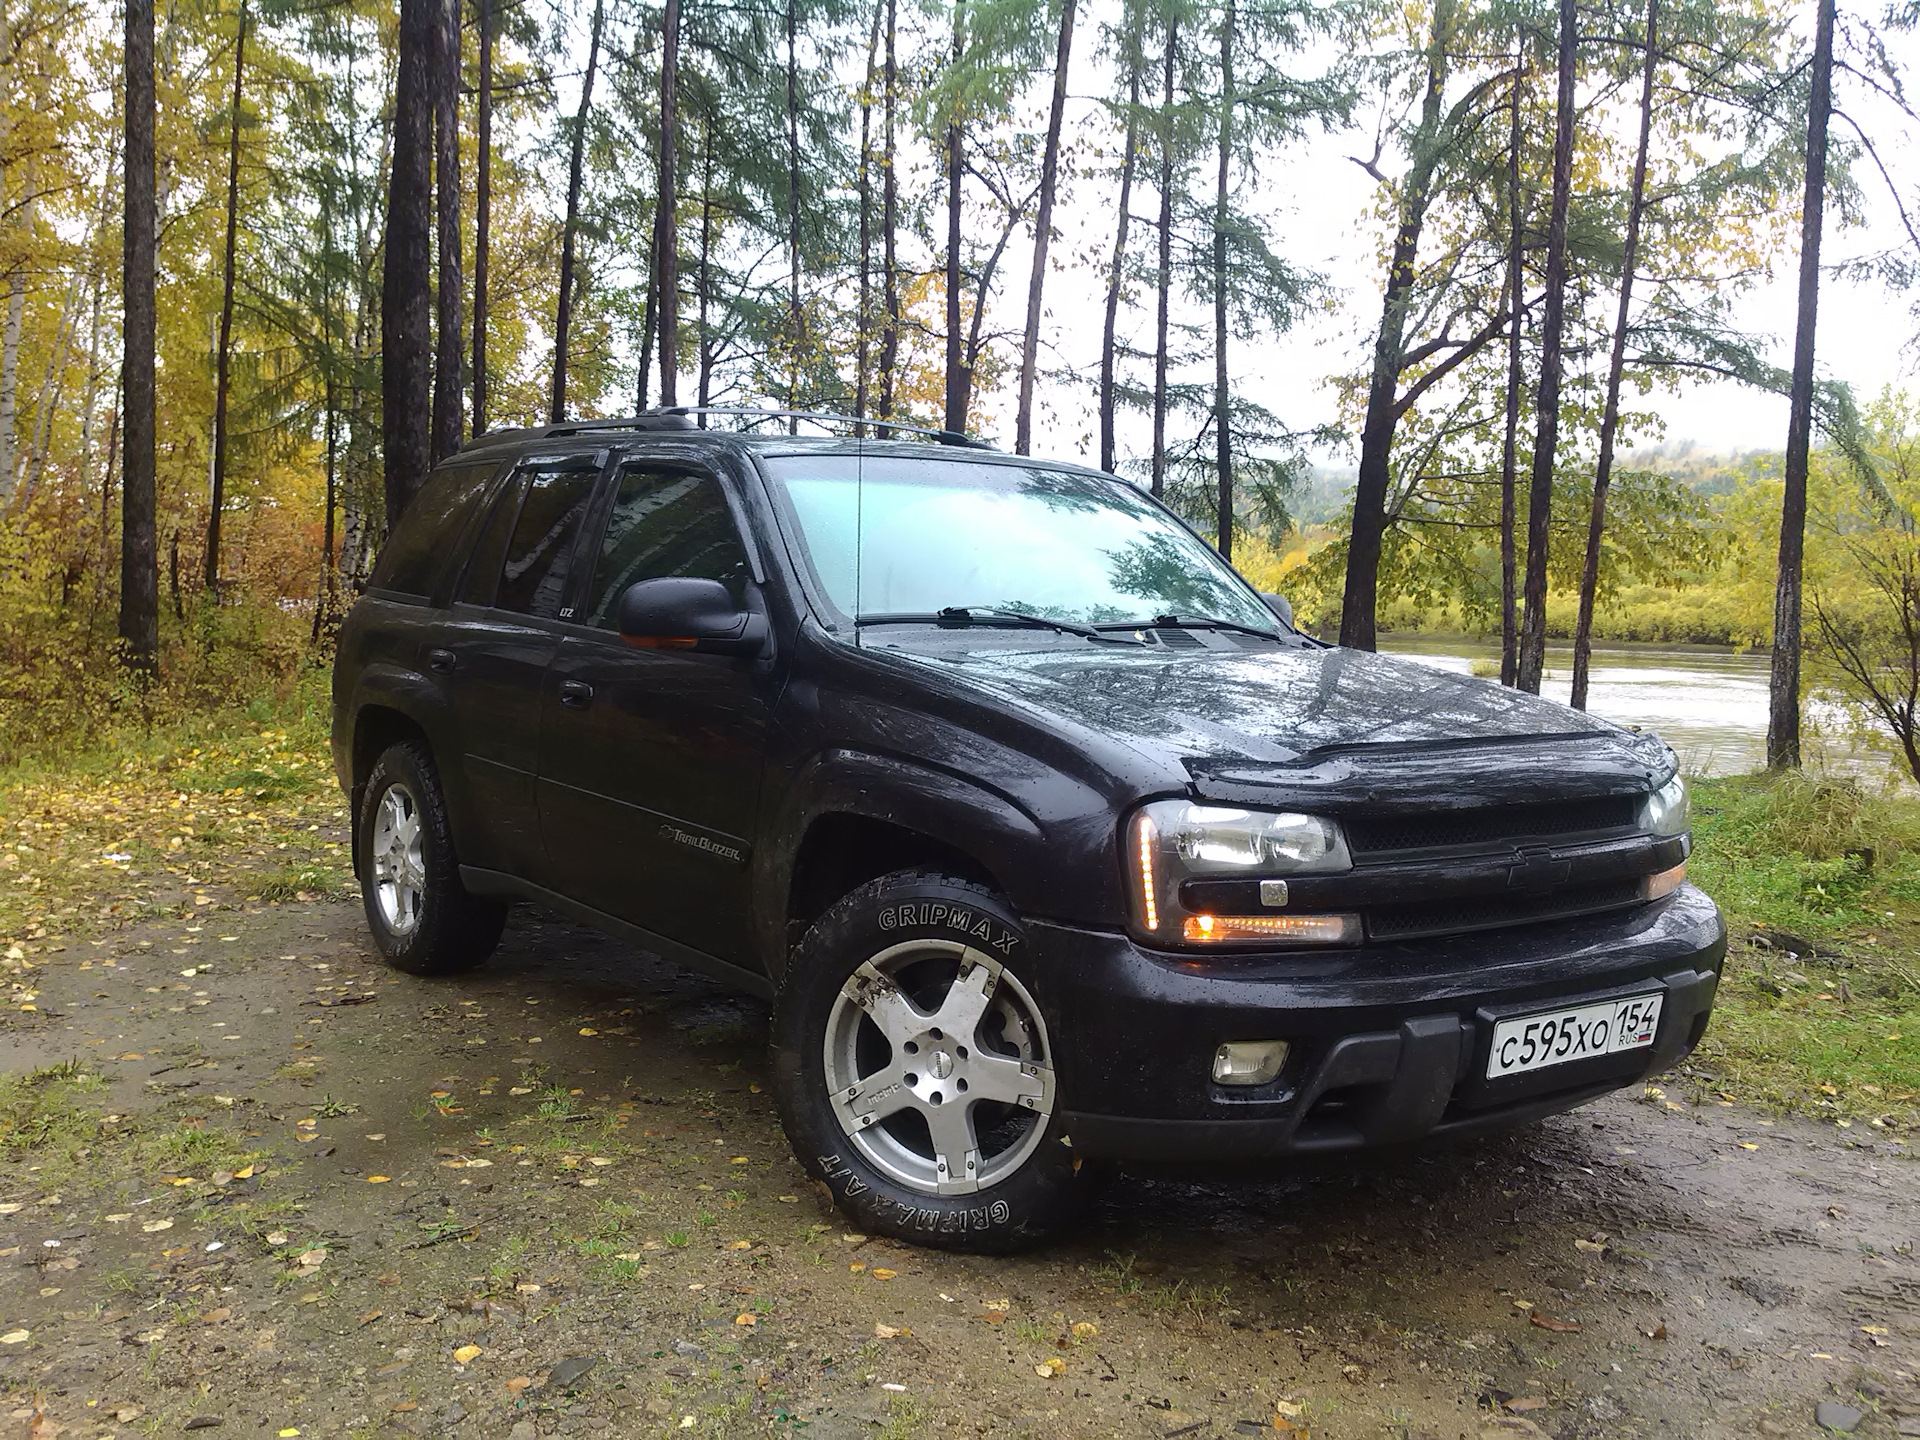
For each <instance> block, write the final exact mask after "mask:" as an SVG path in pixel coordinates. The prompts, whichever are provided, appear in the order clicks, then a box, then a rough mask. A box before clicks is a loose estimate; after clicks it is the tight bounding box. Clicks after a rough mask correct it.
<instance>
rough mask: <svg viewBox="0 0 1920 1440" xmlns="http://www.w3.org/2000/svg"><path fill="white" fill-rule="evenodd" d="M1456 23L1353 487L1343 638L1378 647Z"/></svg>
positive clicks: (1407, 218) (1418, 150) (1417, 140)
mask: <svg viewBox="0 0 1920 1440" xmlns="http://www.w3.org/2000/svg"><path fill="white" fill-rule="evenodd" d="M1452 28H1453V6H1452V4H1451V3H1450V0H1438V3H1436V4H1435V5H1434V7H1433V22H1432V30H1431V33H1430V37H1429V39H1428V43H1427V92H1426V96H1425V98H1424V99H1423V101H1422V102H1421V109H1420V125H1419V128H1418V129H1417V130H1415V131H1414V137H1413V146H1412V155H1411V157H1410V161H1409V164H1408V167H1407V175H1406V179H1405V181H1404V182H1403V183H1402V185H1401V192H1400V221H1399V228H1398V229H1397V230H1396V231H1395V233H1394V237H1393V255H1392V258H1391V259H1390V260H1389V261H1388V264H1387V284H1386V297H1385V300H1384V303H1383V305H1382V307H1381V314H1380V330H1379V333H1378V334H1377V335H1376V336H1375V337H1374V342H1373V373H1372V375H1371V376H1370V377H1369V381H1368V385H1367V417H1366V420H1365V422H1364V424H1363V425H1362V426H1361V430H1360V469H1359V474H1358V477H1357V479H1356V481H1355V484H1354V490H1353V533H1352V535H1351V537H1350V538H1349V539H1348V542H1347V578H1346V593H1345V595H1344V596H1343V597H1342V600H1341V605H1340V643H1341V644H1342V645H1347V646H1350V647H1352V648H1353V649H1355V650H1371V649H1373V648H1374V642H1375V638H1376V636H1375V625H1376V622H1377V619H1378V614H1377V611H1378V604H1379V589H1380V546H1381V542H1382V540H1383V539H1384V538H1385V536H1386V533H1387V483H1388V480H1389V479H1390V478H1391V474H1392V470H1391V463H1390V462H1391V461H1392V458H1393V432H1394V429H1395V427H1396V426H1397V425H1398V423H1399V420H1400V372H1401V370H1402V369H1403V368H1404V367H1405V365H1406V360H1407V313H1408V311H1409V310H1410V309H1411V308H1412V306H1413V299H1414V280H1415V277H1416V275H1417V264H1418V261H1419V257H1420V236H1421V234H1422V232H1424V231H1425V229H1426V224H1427V203H1428V200H1429V197H1430V195H1431V192H1432V186H1433V172H1434V167H1435V165H1436V164H1437V162H1438V160H1439V148H1440V144H1441V135H1440V121H1441V116H1442V114H1443V111H1442V108H1441V107H1442V104H1443V102H1444V100H1445V92H1446V86H1447V44H1448V42H1449V40H1450V39H1451V38H1452V37H1451V31H1452Z"/></svg>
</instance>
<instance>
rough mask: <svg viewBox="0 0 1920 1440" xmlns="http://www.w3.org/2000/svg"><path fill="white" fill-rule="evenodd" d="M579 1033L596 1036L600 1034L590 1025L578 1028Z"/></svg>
mask: <svg viewBox="0 0 1920 1440" xmlns="http://www.w3.org/2000/svg"><path fill="white" fill-rule="evenodd" d="M580 1033H581V1034H582V1035H598V1034H599V1033H600V1032H599V1031H598V1030H595V1029H594V1028H593V1027H592V1026H591V1025H582V1026H581V1027H580Z"/></svg>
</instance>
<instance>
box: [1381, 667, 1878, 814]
mask: <svg viewBox="0 0 1920 1440" xmlns="http://www.w3.org/2000/svg"><path fill="white" fill-rule="evenodd" d="M1380 648H1381V649H1382V650H1388V651H1392V652H1394V653H1395V654H1399V655H1405V656H1407V657H1409V658H1410V659H1415V660H1419V661H1422V662H1423V663H1425V664H1429V665H1436V666H1438V667H1440V668H1441V669H1443V670H1453V671H1457V672H1459V673H1461V674H1468V673H1473V672H1474V671H1475V670H1476V669H1477V670H1478V672H1479V673H1481V674H1487V673H1492V674H1495V675H1497V674H1498V673H1499V667H1500V646H1499V644H1498V643H1497V642H1486V641H1479V640H1469V639H1465V638H1462V637H1460V636H1428V635H1415V634H1395V635H1383V636H1381V637H1380ZM1572 673H1573V647H1572V646H1570V645H1569V646H1556V645H1550V646H1548V648H1547V670H1546V676H1545V681H1544V683H1543V684H1542V685H1541V687H1540V688H1541V693H1542V694H1543V695H1546V696H1547V697H1548V698H1550V699H1554V700H1558V701H1560V702H1561V703H1563V704H1564V703H1565V702H1566V699H1567V694H1568V690H1569V687H1570V686H1571V684H1572ZM1587 705H1588V708H1589V709H1590V710H1591V711H1592V712H1593V713H1594V714H1596V715H1600V716H1604V717H1605V718H1606V719H1608V720H1612V721H1615V722H1617V723H1618V724H1621V725H1637V726H1639V727H1641V728H1642V729H1646V730H1654V731H1657V732H1659V734H1660V737H1661V738H1662V739H1664V740H1665V741H1666V742H1667V743H1668V744H1669V745H1671V746H1672V747H1673V749H1674V752H1675V753H1676V754H1677V755H1678V756H1679V757H1680V764H1681V768H1682V769H1683V770H1684V771H1685V772H1686V773H1687V774H1689V775H1740V774H1744V773H1746V772H1747V771H1750V770H1758V769H1760V768H1761V767H1762V766H1764V765H1765V764H1766V757H1767V655H1766V652H1764V651H1751V652H1747V653H1744V654H1742V653H1736V652H1734V651H1730V650H1715V649H1709V648H1707V647H1704V646H1680V645H1675V646H1660V645H1611V646H1605V645H1595V646H1594V648H1593V674H1592V678H1591V681H1590V683H1589V686H1588V696H1587ZM1806 719H1807V720H1808V721H1809V722H1811V724H1812V726H1813V727H1819V728H1821V729H1824V730H1825V731H1826V732H1827V735H1826V736H1822V735H1821V734H1818V733H1815V734H1811V735H1809V736H1808V737H1807V743H1806V747H1805V748H1806V750H1807V752H1808V755H1807V758H1808V760H1809V762H1810V763H1812V764H1816V765H1819V766H1821V767H1822V768H1830V769H1834V770H1839V771H1845V772H1848V773H1858V774H1861V775H1862V776H1864V777H1867V778H1872V779H1885V778H1888V772H1889V770H1890V768H1891V767H1890V765H1889V762H1888V760H1887V758H1886V757H1885V756H1884V755H1879V754H1875V753H1872V752H1863V751H1861V750H1859V749H1857V748H1856V747H1854V746H1851V745H1849V744H1848V739H1847V735H1846V733H1845V717H1844V715H1843V714H1842V713H1841V712H1840V711H1839V710H1838V709H1837V707H1835V706H1832V705H1830V704H1826V703H1823V702H1821V701H1818V700H1814V701H1810V702H1809V703H1808V705H1807V709H1806ZM1829 737H1830V738H1829Z"/></svg>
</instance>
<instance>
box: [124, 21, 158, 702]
mask: <svg viewBox="0 0 1920 1440" xmlns="http://www.w3.org/2000/svg"><path fill="white" fill-rule="evenodd" d="M126 87H127V113H126V187H127V192H126V215H125V220H124V223H123V226H122V241H121V245H122V251H121V305H122V309H123V318H122V320H121V335H122V341H123V350H122V355H121V362H120V385H121V395H122V398H121V414H122V416H123V419H122V421H121V423H122V425H123V427H124V429H125V437H126V438H125V440H124V442H123V443H124V446H125V458H124V460H123V461H122V464H123V466H124V469H123V472H122V474H123V479H122V482H121V519H120V528H121V535H120V639H121V640H122V641H123V642H124V644H125V650H124V655H125V658H126V663H127V664H128V666H129V667H131V668H132V669H134V670H136V671H139V672H141V673H142V674H148V675H150V674H152V673H153V671H154V670H155V669H156V668H157V667H158V665H159V660H160V567H159V563H158V561H159V557H158V555H157V554H156V551H155V546H156V543H157V537H156V535H155V533H154V518H153V491H154V404H153V373H154V366H153V352H154V304H153V300H154V297H153V272H154V258H155V257H154V247H155V242H156V235H155V224H154V221H155V216H154V209H155V204H154V201H155V192H154V174H153V118H154V117H153V109H154V97H153V88H154V87H153V0H126Z"/></svg>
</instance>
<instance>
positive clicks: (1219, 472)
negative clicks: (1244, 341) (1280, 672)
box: [1213, 0, 1239, 561]
mask: <svg viewBox="0 0 1920 1440" xmlns="http://www.w3.org/2000/svg"><path fill="white" fill-rule="evenodd" d="M1235 4H1236V0H1227V12H1226V16H1225V18H1224V19H1223V20H1222V22H1221V25H1220V171H1219V176H1218V178H1217V180H1216V182H1215V184H1214V192H1213V442H1214V466H1215V471H1214V474H1215V478H1216V479H1217V480H1218V482H1219V494H1218V497H1217V499H1216V501H1215V506H1216V510H1215V515H1214V519H1215V540H1214V544H1215V546H1216V547H1218V549H1219V551H1220V558H1221V559H1223V560H1228V561H1231V560H1232V559H1233V414H1232V395H1231V393H1230V392H1229V390H1228V387H1227V178H1228V173H1229V170H1230V168H1231V166H1232V163H1233V109H1234V106H1235V105H1236V104H1238V103H1239V102H1238V99H1237V97H1236V96H1235V95H1234V93H1233V31H1234V26H1235V24H1236V23H1237V20H1238V16H1237V14H1236V12H1235V9H1234V6H1235Z"/></svg>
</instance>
